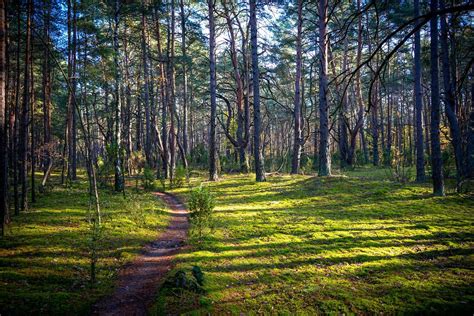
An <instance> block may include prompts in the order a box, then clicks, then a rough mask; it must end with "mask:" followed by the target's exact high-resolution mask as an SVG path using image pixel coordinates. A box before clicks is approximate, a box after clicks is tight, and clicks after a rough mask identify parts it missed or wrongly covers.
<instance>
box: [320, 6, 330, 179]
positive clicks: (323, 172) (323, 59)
mask: <svg viewBox="0 0 474 316" xmlns="http://www.w3.org/2000/svg"><path fill="white" fill-rule="evenodd" d="M327 10H328V2H327V0H319V4H318V12H319V43H318V45H319V69H320V73H319V135H320V137H319V168H318V175H319V176H329V175H331V153H330V141H331V139H330V135H329V113H328V110H329V104H328V100H327V93H328V78H327V67H328V36H327Z"/></svg>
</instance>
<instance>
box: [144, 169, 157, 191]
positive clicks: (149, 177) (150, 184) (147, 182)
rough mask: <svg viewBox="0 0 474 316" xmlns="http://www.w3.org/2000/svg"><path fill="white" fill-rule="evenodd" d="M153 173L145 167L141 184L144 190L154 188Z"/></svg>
mask: <svg viewBox="0 0 474 316" xmlns="http://www.w3.org/2000/svg"><path fill="white" fill-rule="evenodd" d="M154 181H155V174H154V173H153V170H152V169H151V168H150V167H148V166H147V167H145V169H144V170H143V174H142V184H143V188H144V189H145V190H154V189H155V188H154Z"/></svg>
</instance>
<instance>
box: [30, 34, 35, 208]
mask: <svg viewBox="0 0 474 316" xmlns="http://www.w3.org/2000/svg"><path fill="white" fill-rule="evenodd" d="M32 28H33V29H34V25H32ZM30 80H31V85H30V90H31V92H30V95H31V100H30V113H31V117H30V125H31V128H30V131H31V143H30V161H31V189H30V193H31V203H36V185H35V173H36V155H35V151H36V137H35V107H36V106H35V103H36V100H35V85H34V72H33V63H32V64H31V67H30Z"/></svg>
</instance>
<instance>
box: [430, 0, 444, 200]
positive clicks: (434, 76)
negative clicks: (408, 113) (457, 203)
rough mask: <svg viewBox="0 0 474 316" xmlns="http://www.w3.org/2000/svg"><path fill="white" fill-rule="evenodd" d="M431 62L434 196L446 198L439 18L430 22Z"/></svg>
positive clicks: (434, 5)
mask: <svg viewBox="0 0 474 316" xmlns="http://www.w3.org/2000/svg"><path fill="white" fill-rule="evenodd" d="M430 9H431V11H432V12H434V11H436V10H438V0H431V3H430ZM430 38H431V43H430V60H431V69H430V70H431V130H430V134H431V169H432V177H433V194H434V195H437V196H444V179H443V161H442V159H441V143H440V136H439V134H440V130H439V124H440V113H439V112H440V109H439V108H440V104H439V78H438V75H439V71H438V17H437V16H433V17H432V18H431V20H430Z"/></svg>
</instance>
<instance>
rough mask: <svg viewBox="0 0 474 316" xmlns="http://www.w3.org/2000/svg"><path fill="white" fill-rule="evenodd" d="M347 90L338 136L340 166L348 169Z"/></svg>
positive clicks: (345, 64) (345, 66) (345, 58)
mask: <svg viewBox="0 0 474 316" xmlns="http://www.w3.org/2000/svg"><path fill="white" fill-rule="evenodd" d="M347 45H348V43H347V37H346V39H345V40H344V56H343V61H342V71H343V72H346V71H347V70H348V67H349V65H348V64H349V62H348V56H347ZM348 97H349V96H348V94H347V90H346V91H344V92H343V95H342V96H341V98H342V100H341V109H340V110H339V118H338V134H339V155H340V165H341V168H345V167H347V165H348V164H349V163H348V160H349V144H348V134H347V124H346V118H345V115H346V113H347V111H348V104H349V98H348Z"/></svg>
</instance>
